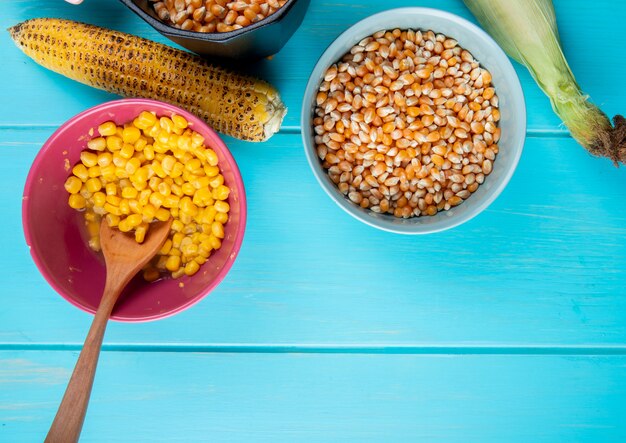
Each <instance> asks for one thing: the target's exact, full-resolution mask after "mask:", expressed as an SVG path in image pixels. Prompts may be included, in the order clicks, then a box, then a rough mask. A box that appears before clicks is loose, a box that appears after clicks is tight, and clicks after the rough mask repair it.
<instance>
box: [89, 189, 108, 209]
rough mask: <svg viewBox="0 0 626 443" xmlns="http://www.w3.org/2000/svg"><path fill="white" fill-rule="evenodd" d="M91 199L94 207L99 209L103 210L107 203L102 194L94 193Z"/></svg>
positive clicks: (105, 197)
mask: <svg viewBox="0 0 626 443" xmlns="http://www.w3.org/2000/svg"><path fill="white" fill-rule="evenodd" d="M91 198H92V199H93V204H94V206H100V207H101V208H103V207H104V204H105V203H106V202H107V196H106V195H105V194H104V192H96V193H94V194H93V196H92V197H91Z"/></svg>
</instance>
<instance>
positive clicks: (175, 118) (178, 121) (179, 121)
mask: <svg viewBox="0 0 626 443" xmlns="http://www.w3.org/2000/svg"><path fill="white" fill-rule="evenodd" d="M172 122H173V123H174V125H175V126H176V127H177V128H181V129H185V128H186V127H187V126H188V123H187V120H185V117H183V116H181V115H178V114H174V115H172Z"/></svg>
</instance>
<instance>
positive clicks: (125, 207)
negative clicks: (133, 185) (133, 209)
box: [120, 199, 130, 214]
mask: <svg viewBox="0 0 626 443" xmlns="http://www.w3.org/2000/svg"><path fill="white" fill-rule="evenodd" d="M120 212H121V213H122V214H130V205H129V204H128V200H126V199H122V201H121V202H120Z"/></svg>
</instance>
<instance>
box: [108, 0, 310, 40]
mask: <svg viewBox="0 0 626 443" xmlns="http://www.w3.org/2000/svg"><path fill="white" fill-rule="evenodd" d="M120 1H121V2H122V3H124V5H126V7H128V8H129V9H130V10H132V11H133V12H134V13H135V14H137V15H138V16H139V17H141V18H142V19H143V20H145V21H146V22H147V23H148V24H149V25H150V26H152V27H153V28H154V29H156V30H157V31H159V32H160V33H161V34H163V35H165V36H166V37H183V38H188V39H194V40H200V41H210V42H216V43H227V42H229V41H232V40H235V39H236V38H238V37H240V36H242V35H245V34H247V33H249V32H252V31H255V30H257V29H260V28H264V27H266V26H269V25H271V24H272V23H274V22H276V21H278V20H280V19H281V18H282V17H283V16H284V15H286V14H287V13H288V12H289V10H290V9H291V8H292V7H293V5H295V3H296V1H298V0H287V3H285V4H284V5H283V6H281V7H280V8H279V9H278V10H277V11H276V12H275V13H273V14H271V15H268V16H267V17H265V18H264V19H263V20H259V21H258V22H256V23H252V24H251V25H248V26H244V27H243V28H241V29H235V30H234V31H228V32H197V31H186V30H184V29H178V28H175V27H173V26H171V25H169V24H167V23H165V22H163V21H161V20H159V19H158V18H155V17H152V16H151V15H150V14H148V13H146V12H145V11H144V10H143V9H142V8H141V7H140V6H139V5H137V4H136V3H135V1H134V0H120ZM146 1H148V0H146Z"/></svg>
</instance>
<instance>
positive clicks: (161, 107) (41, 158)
mask: <svg viewBox="0 0 626 443" xmlns="http://www.w3.org/2000/svg"><path fill="white" fill-rule="evenodd" d="M127 105H129V106H135V105H142V106H145V107H146V109H145V110H148V111H151V110H154V111H156V112H157V113H159V112H173V113H176V114H179V115H182V116H183V117H184V118H185V119H186V120H187V121H188V122H190V123H192V124H193V125H198V126H204V129H206V130H208V132H209V133H212V134H213V135H214V136H215V137H214V139H213V140H212V142H217V143H218V144H220V145H221V146H220V148H222V150H223V152H224V156H225V157H226V158H227V159H228V162H229V163H230V164H231V165H232V172H233V174H234V176H235V186H237V187H238V188H239V189H240V190H241V193H240V196H239V202H240V203H239V206H240V211H241V213H240V216H239V224H238V225H237V227H236V233H237V238H236V239H235V241H234V244H233V252H231V254H229V256H228V259H227V260H226V262H225V264H224V266H223V267H222V269H221V270H220V272H219V273H218V274H217V275H216V277H215V278H214V279H213V280H212V281H211V282H210V284H209V285H207V286H206V287H205V288H204V289H203V290H202V291H201V292H200V293H199V294H198V295H197V296H196V297H192V298H190V299H189V300H187V301H186V302H185V303H183V304H181V305H180V306H178V307H176V308H175V309H172V310H169V311H167V312H163V313H158V314H153V315H146V316H145V317H127V316H120V315H119V313H118V314H115V315H112V316H111V317H110V319H111V320H115V321H119V322H125V323H144V322H149V321H154V320H161V319H164V318H168V317H171V316H173V315H176V314H178V313H180V312H182V311H184V310H187V309H189V308H190V307H192V306H193V305H195V304H196V303H198V302H200V301H201V300H202V299H204V298H205V297H206V296H207V295H209V294H210V293H211V292H212V291H213V290H215V288H216V287H217V286H218V285H219V284H220V283H221V282H222V280H224V278H225V277H226V274H228V272H229V271H230V269H231V268H232V266H233V264H234V263H235V260H236V258H237V256H238V255H239V251H240V250H241V245H242V243H243V239H244V235H245V231H246V223H247V212H248V211H247V200H246V192H245V186H244V182H243V178H242V176H241V172H240V170H239V166H238V165H237V162H236V161H235V158H234V157H233V155H232V153H231V152H230V149H229V148H228V146H227V145H226V143H224V141H223V140H222V138H221V137H220V136H219V134H218V133H217V131H215V130H214V129H213V128H211V127H210V126H209V125H208V124H207V123H205V122H204V121H203V120H201V119H200V118H198V117H196V116H195V115H193V114H191V113H190V112H188V111H186V110H184V109H181V108H180V107H178V106H176V105H171V104H169V103H166V102H162V101H158V100H152V99H143V98H124V99H118V100H111V101H108V102H105V103H101V104H99V105H96V106H93V107H91V108H88V109H86V110H84V111H82V112H80V113H78V114H76V115H74V116H73V117H71V118H70V119H68V120H67V121H65V122H64V123H63V124H61V125H60V126H59V127H58V128H57V129H56V130H55V131H54V133H53V134H52V135H51V136H50V137H49V138H48V139H47V140H46V141H45V143H44V144H43V145H42V147H41V149H40V150H39V152H38V153H37V155H36V156H35V159H34V160H33V162H32V164H31V166H30V169H29V172H28V175H27V177H26V182H25V184H24V189H23V192H22V230H23V233H24V239H25V241H26V245H27V246H28V250H29V253H30V256H31V258H32V259H33V262H34V263H35V266H36V267H37V269H38V270H39V273H40V274H41V275H42V276H43V277H44V279H45V280H46V282H47V283H48V284H49V285H50V286H51V287H52V288H53V289H54V290H55V291H56V292H57V293H58V294H59V295H61V297H63V298H64V299H65V300H66V301H68V302H69V303H71V304H72V305H74V306H76V307H77V308H79V309H80V310H82V311H85V312H87V313H89V314H95V313H96V311H95V310H94V309H92V308H91V307H89V306H86V305H84V304H82V303H80V302H79V301H78V300H77V299H75V298H73V297H71V296H70V295H69V294H67V293H66V291H64V290H63V288H61V287H60V286H59V285H57V284H56V282H55V281H54V279H53V278H52V276H51V275H50V274H49V273H48V272H47V271H46V269H45V266H44V261H43V259H42V258H41V257H40V256H39V255H38V254H37V253H36V251H34V250H33V248H32V237H33V236H32V233H31V228H30V224H29V223H28V221H27V220H28V218H29V214H30V209H29V204H28V200H29V196H30V194H31V193H32V188H33V185H34V183H35V181H36V178H35V171H36V170H38V169H39V167H40V165H41V164H42V163H43V162H45V159H46V157H47V152H48V151H49V150H50V149H52V146H53V145H54V144H55V143H56V142H57V140H58V139H59V138H60V137H62V136H63V134H64V132H65V131H66V130H67V129H68V128H70V127H71V126H72V125H73V124H75V123H76V122H77V121H78V120H82V119H85V118H88V117H90V116H91V115H93V114H96V113H101V112H102V111H110V112H111V113H114V112H115V110H116V109H117V108H118V107H119V106H127ZM155 108H156V109H155ZM196 127H197V126H196Z"/></svg>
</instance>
